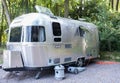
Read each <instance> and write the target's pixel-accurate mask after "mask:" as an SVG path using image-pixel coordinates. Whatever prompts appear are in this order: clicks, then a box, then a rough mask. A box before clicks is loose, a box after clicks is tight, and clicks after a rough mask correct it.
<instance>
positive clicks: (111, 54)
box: [100, 51, 120, 62]
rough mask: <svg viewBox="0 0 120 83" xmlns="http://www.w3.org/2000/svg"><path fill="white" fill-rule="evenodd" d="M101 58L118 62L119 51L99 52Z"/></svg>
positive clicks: (119, 57)
mask: <svg viewBox="0 0 120 83" xmlns="http://www.w3.org/2000/svg"><path fill="white" fill-rule="evenodd" d="M100 55H101V57H100V59H101V60H110V61H118V62H120V52H116V51H115V52H100Z"/></svg>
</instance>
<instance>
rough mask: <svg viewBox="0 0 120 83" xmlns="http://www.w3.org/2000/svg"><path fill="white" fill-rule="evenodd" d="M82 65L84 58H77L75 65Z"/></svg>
mask: <svg viewBox="0 0 120 83" xmlns="http://www.w3.org/2000/svg"><path fill="white" fill-rule="evenodd" d="M82 66H84V58H79V59H78V60H77V67H82Z"/></svg>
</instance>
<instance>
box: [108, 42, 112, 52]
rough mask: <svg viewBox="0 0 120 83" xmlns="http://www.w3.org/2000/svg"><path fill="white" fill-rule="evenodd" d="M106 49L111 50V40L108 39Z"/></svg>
mask: <svg viewBox="0 0 120 83" xmlns="http://www.w3.org/2000/svg"><path fill="white" fill-rule="evenodd" d="M108 50H109V51H110V52H111V51H112V48H111V41H110V40H108Z"/></svg>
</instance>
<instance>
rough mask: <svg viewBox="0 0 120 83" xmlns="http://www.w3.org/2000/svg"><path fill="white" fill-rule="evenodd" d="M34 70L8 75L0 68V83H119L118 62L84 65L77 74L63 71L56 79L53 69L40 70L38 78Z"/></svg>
mask: <svg viewBox="0 0 120 83" xmlns="http://www.w3.org/2000/svg"><path fill="white" fill-rule="evenodd" d="M36 73H37V72H35V71H32V72H30V71H27V72H21V73H17V74H12V75H9V76H8V74H6V72H5V71H4V70H2V69H0V83H120V63H116V64H98V63H96V62H94V63H91V64H89V65H88V66H86V70H85V71H83V72H80V73H79V74H72V73H69V72H65V79H63V80H56V79H55V77H54V70H46V71H44V72H42V74H41V78H40V79H37V80H36V79H35V74H36Z"/></svg>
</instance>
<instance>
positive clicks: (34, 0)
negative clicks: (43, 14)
mask: <svg viewBox="0 0 120 83" xmlns="http://www.w3.org/2000/svg"><path fill="white" fill-rule="evenodd" d="M35 5H36V0H33V11H35Z"/></svg>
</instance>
